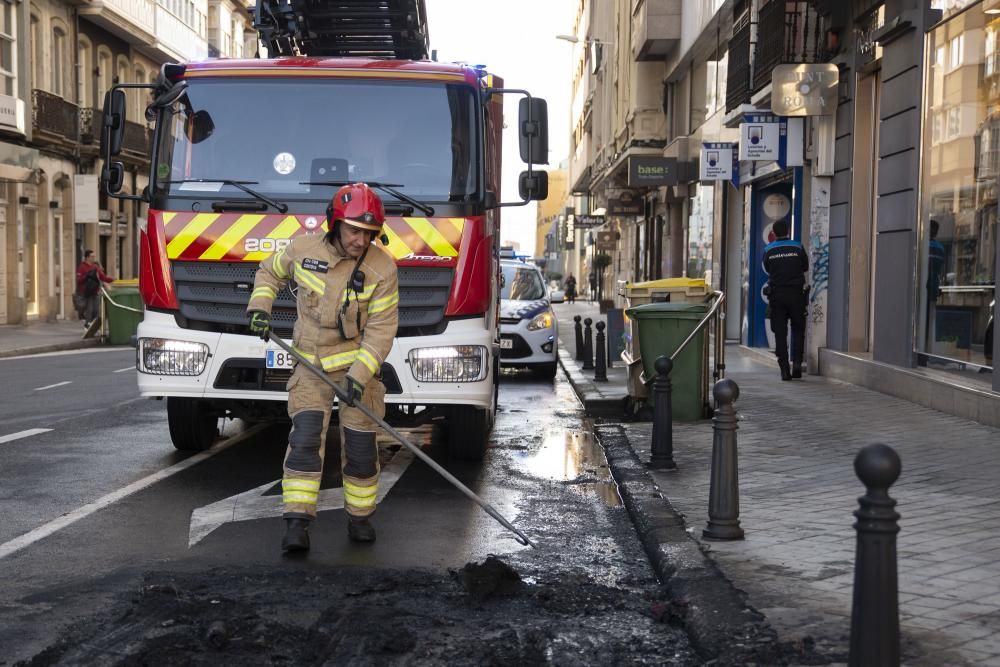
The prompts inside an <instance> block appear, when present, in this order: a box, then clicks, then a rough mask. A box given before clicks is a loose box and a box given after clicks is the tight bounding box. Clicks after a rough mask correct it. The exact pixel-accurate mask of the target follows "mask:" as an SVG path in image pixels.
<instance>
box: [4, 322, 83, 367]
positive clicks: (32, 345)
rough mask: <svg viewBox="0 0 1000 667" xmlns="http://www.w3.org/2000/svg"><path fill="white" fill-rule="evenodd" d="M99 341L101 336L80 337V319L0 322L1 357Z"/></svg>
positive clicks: (55, 349) (75, 347)
mask: <svg viewBox="0 0 1000 667" xmlns="http://www.w3.org/2000/svg"><path fill="white" fill-rule="evenodd" d="M98 345H101V339H100V338H84V337H83V322H81V321H80V320H57V321H55V322H38V321H32V322H29V323H28V324H27V325H19V324H3V325H0V358H4V357H18V356H21V355H25V354H40V353H42V352H58V351H60V350H75V349H78V348H84V347H95V346H98Z"/></svg>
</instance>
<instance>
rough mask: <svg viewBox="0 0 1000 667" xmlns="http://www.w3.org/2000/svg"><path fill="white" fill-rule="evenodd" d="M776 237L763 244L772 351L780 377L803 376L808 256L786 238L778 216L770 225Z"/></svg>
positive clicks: (797, 243)
mask: <svg viewBox="0 0 1000 667" xmlns="http://www.w3.org/2000/svg"><path fill="white" fill-rule="evenodd" d="M772 229H773V231H774V235H775V237H776V240H775V241H773V242H772V243H769V244H768V245H767V247H765V248H764V271H765V272H766V273H767V285H766V286H765V287H764V294H766V295H767V297H768V305H769V306H770V310H771V331H773V332H774V354H775V356H777V357H778V366H779V367H780V368H781V379H782V380H791V379H792V378H800V377H802V355H803V352H804V351H805V346H806V306H807V305H808V304H807V293H808V292H807V289H806V273H807V272H808V271H809V256H808V255H807V254H806V251H805V248H803V247H802V244H801V243H799V242H798V241H792V240H791V239H789V238H788V223H786V222H784V221H783V220H779V221H778V222H776V223H774V226H773V228H772ZM789 322H791V325H792V343H793V346H794V347H793V350H792V355H793V357H794V358H793V359H792V367H791V368H789V365H788V324H789Z"/></svg>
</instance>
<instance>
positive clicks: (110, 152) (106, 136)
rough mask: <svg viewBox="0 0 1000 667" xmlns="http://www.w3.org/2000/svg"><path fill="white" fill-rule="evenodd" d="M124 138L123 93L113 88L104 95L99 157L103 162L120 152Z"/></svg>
mask: <svg viewBox="0 0 1000 667" xmlns="http://www.w3.org/2000/svg"><path fill="white" fill-rule="evenodd" d="M124 138H125V91H123V90H119V89H116V88H113V89H111V90H109V91H108V92H107V93H105V95H104V121H103V127H102V128H101V155H102V156H103V158H104V160H105V161H107V159H108V158H110V157H111V156H114V155H118V154H119V153H121V152H122V141H123V140H124Z"/></svg>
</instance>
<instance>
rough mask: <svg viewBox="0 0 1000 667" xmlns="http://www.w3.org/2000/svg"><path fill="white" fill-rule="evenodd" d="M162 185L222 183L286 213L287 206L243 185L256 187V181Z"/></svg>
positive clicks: (188, 180)
mask: <svg viewBox="0 0 1000 667" xmlns="http://www.w3.org/2000/svg"><path fill="white" fill-rule="evenodd" d="M162 183H163V184H164V185H173V184H175V183H222V184H223V185H231V186H233V187H234V188H239V189H240V190H242V191H243V192H245V193H247V194H248V195H250V196H251V197H254V198H255V199H258V200H260V201H262V202H264V203H265V204H268V205H270V206H273V207H274V208H276V209H278V213H287V212H288V205H287V204H282V203H281V202H277V201H274V200H273V199H271V198H270V197H268V196H266V195H262V194H261V193H259V192H257V191H256V190H251V189H250V188H248V187H247V186H246V185H244V184H245V183H246V184H250V185H256V183H257V181H234V180H233V179H231V178H182V179H180V180H176V181H162Z"/></svg>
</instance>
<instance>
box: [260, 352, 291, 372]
mask: <svg viewBox="0 0 1000 667" xmlns="http://www.w3.org/2000/svg"><path fill="white" fill-rule="evenodd" d="M294 363H295V357H293V356H292V355H290V354H288V353H287V352H285V351H284V350H268V351H267V357H266V361H265V364H264V365H265V366H267V367H268V368H289V369H290V368H291V367H292V366H293V365H294Z"/></svg>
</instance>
